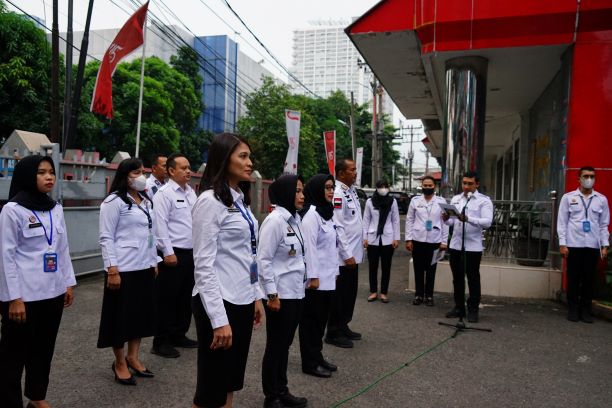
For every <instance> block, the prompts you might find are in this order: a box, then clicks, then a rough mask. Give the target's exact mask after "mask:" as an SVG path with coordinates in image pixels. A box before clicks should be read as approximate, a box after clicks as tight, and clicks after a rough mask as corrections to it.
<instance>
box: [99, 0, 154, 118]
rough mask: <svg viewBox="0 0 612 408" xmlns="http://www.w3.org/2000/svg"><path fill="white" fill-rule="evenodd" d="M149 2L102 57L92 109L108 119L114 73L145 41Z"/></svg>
mask: <svg viewBox="0 0 612 408" xmlns="http://www.w3.org/2000/svg"><path fill="white" fill-rule="evenodd" d="M148 7H149V2H148V1H147V2H146V3H145V4H143V5H142V6H141V7H140V8H139V9H138V10H136V12H135V13H134V14H133V15H132V16H131V17H130V18H129V19H128V21H126V22H125V24H124V25H123V27H121V30H119V33H117V36H116V37H115V39H114V40H113V42H112V43H111V45H110V47H108V50H106V53H105V54H104V58H102V63H101V64H100V70H99V71H98V77H97V78H96V86H95V87H94V92H93V98H92V100H91V108H90V110H91V111H92V112H94V113H98V114H100V115H104V116H106V117H107V118H108V119H110V118H112V117H113V80H112V77H113V74H114V73H115V68H116V67H117V64H118V63H119V62H120V61H121V60H122V59H123V58H125V57H126V56H127V55H129V54H130V53H132V52H133V51H134V50H135V49H137V48H138V47H140V46H141V45H142V44H143V42H144V35H143V30H144V24H145V20H146V18H147V9H148Z"/></svg>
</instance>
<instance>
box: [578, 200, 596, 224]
mask: <svg viewBox="0 0 612 408" xmlns="http://www.w3.org/2000/svg"><path fill="white" fill-rule="evenodd" d="M579 197H580V200H581V201H582V206H583V207H584V218H585V219H587V220H588V219H589V207H590V206H591V201H593V196H590V197H589V205H586V203H585V202H584V198H582V196H579Z"/></svg>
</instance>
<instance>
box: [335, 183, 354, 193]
mask: <svg viewBox="0 0 612 408" xmlns="http://www.w3.org/2000/svg"><path fill="white" fill-rule="evenodd" d="M336 181H337V182H338V185H339V186H340V188H341V189H342V191H350V192H353V187H354V186H350V187H349V186H347V185H346V184H344V183H343V182H341V181H340V180H336Z"/></svg>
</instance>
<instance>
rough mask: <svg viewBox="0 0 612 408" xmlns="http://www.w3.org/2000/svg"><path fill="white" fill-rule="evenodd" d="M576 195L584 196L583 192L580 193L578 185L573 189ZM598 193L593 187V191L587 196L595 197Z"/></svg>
mask: <svg viewBox="0 0 612 408" xmlns="http://www.w3.org/2000/svg"><path fill="white" fill-rule="evenodd" d="M575 193H576V195H579V196H582V197H584V194H582V191H580V187H578V188H577V189H576V191H575ZM598 194H599V193H598V192H597V191H595V189H593V191H591V194H589V197H595V196H597V195H598Z"/></svg>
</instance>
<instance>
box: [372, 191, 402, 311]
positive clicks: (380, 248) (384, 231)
mask: <svg viewBox="0 0 612 408" xmlns="http://www.w3.org/2000/svg"><path fill="white" fill-rule="evenodd" d="M399 239H400V218H399V210H398V207H397V202H396V201H395V199H394V198H393V197H392V196H391V195H389V183H387V182H386V181H385V180H379V181H378V182H377V183H376V191H375V192H374V195H373V196H372V198H369V199H368V201H366V205H365V210H364V211H363V245H364V246H365V247H366V248H367V250H368V263H369V266H370V296H368V302H373V301H375V300H376V299H377V298H378V261H379V260H380V263H381V269H382V277H381V282H380V300H381V301H382V302H383V303H388V302H389V298H388V297H387V291H388V290H389V279H390V276H391V260H392V258H393V251H394V250H395V248H397V245H398V241H399Z"/></svg>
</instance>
